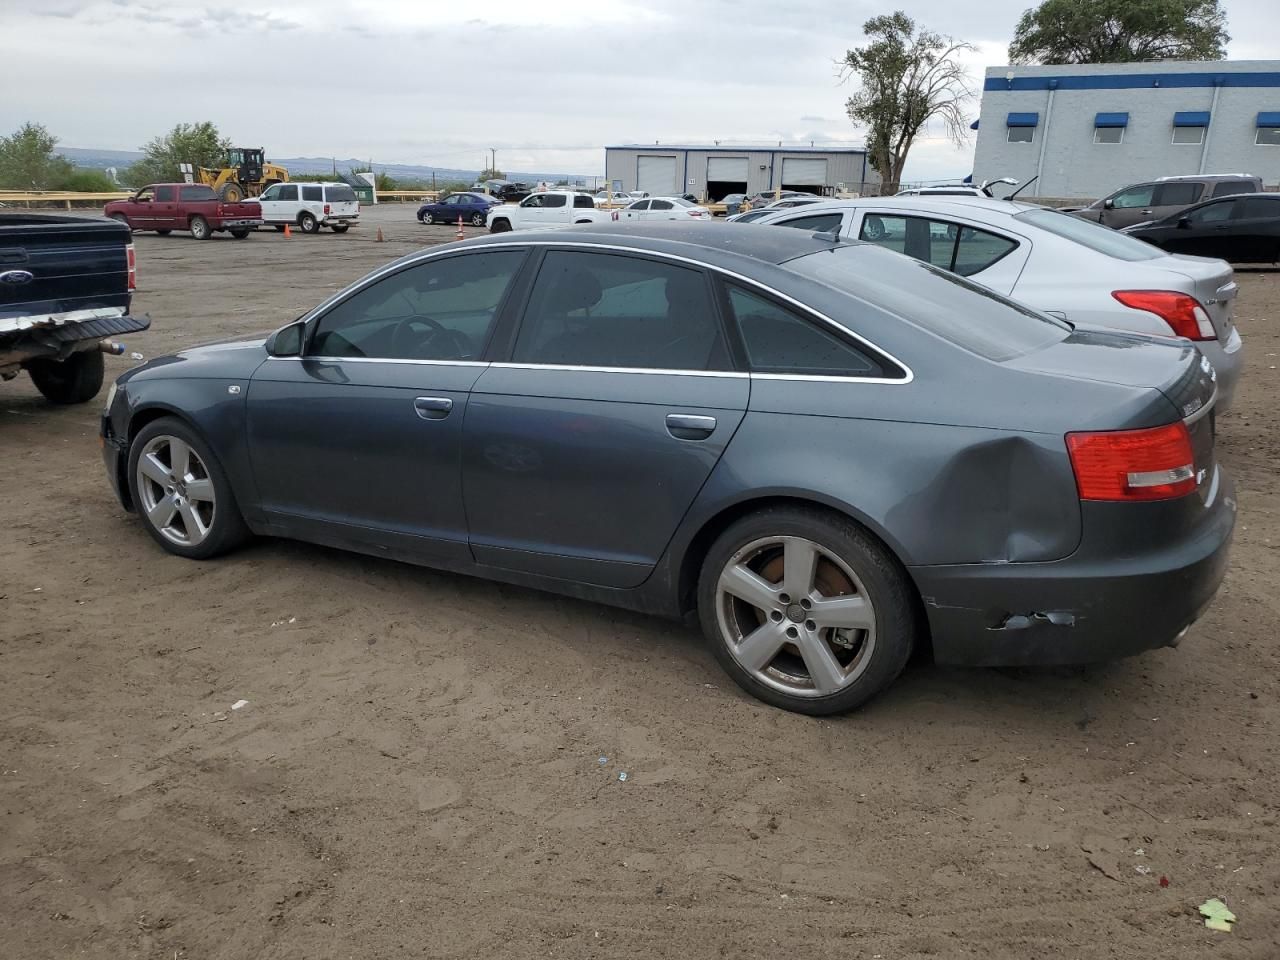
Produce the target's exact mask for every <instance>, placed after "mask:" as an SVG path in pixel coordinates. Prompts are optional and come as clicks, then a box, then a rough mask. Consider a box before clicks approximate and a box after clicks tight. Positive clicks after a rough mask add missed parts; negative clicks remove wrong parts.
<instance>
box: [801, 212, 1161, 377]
mask: <svg viewBox="0 0 1280 960" xmlns="http://www.w3.org/2000/svg"><path fill="white" fill-rule="evenodd" d="M1082 222H1083V221H1082ZM1133 242H1134V243H1138V242H1139V241H1137V240H1135V241H1133ZM787 266H788V267H789V268H790V269H792V270H794V271H795V272H796V273H799V274H801V275H802V276H806V277H808V278H810V279H812V280H817V281H819V282H820V283H825V284H827V285H828V286H830V287H834V288H835V289H837V290H842V291H845V292H846V293H849V294H850V295H852V296H853V297H856V298H858V299H860V300H863V301H866V302H869V303H873V304H875V305H876V306H877V307H879V308H881V309H882V310H887V311H888V312H890V313H892V314H895V315H896V316H898V317H901V318H902V319H903V320H904V321H906V322H907V323H910V324H913V325H915V326H917V327H920V328H921V329H923V330H928V331H929V332H930V333H933V334H935V335H937V336H939V337H941V338H942V339H944V340H948V341H950V342H951V343H954V344H955V345H956V346H958V347H962V348H963V349H965V350H968V351H969V352H970V353H974V354H977V355H978V356H980V357H985V358H986V359H988V360H995V361H1001V360H1011V359H1013V358H1014V357H1020V356H1023V355H1024V354H1027V353H1030V352H1032V351H1033V350H1038V349H1040V348H1042V347H1047V346H1049V345H1050V344H1054V343H1058V342H1060V341H1062V340H1065V339H1066V338H1067V336H1068V335H1069V334H1070V332H1071V327H1070V326H1069V325H1068V324H1067V323H1064V322H1063V321H1061V320H1055V319H1054V318H1053V317H1050V316H1046V315H1045V314H1042V313H1036V312H1035V311H1034V310H1030V309H1028V308H1027V307H1024V306H1022V305H1021V304H1018V303H1014V302H1013V301H1012V300H1009V299H1007V298H1005V297H1002V296H1000V294H998V293H996V292H995V291H993V290H989V289H988V288H986V287H984V286H981V285H979V284H977V283H975V282H973V281H972V280H966V279H964V278H963V277H958V276H956V275H955V274H954V273H949V272H947V271H945V270H940V269H938V268H937V267H934V266H931V265H930V264H927V263H922V262H920V261H918V260H908V259H905V258H903V257H900V256H897V255H892V254H889V253H886V252H884V251H882V250H877V249H875V248H874V247H871V246H867V245H864V244H842V245H840V246H838V247H833V248H832V249H831V250H826V251H822V252H819V253H811V254H808V255H807V256H804V257H799V258H798V259H795V260H791V261H789V262H788V263H787Z"/></svg>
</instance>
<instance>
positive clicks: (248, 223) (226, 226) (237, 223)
mask: <svg viewBox="0 0 1280 960" xmlns="http://www.w3.org/2000/svg"><path fill="white" fill-rule="evenodd" d="M263 222H264V221H262V220H223V221H222V223H221V224H219V225H218V226H217V227H215V228H214V229H216V230H230V229H231V228H232V227H236V228H239V227H260V226H262V224H263Z"/></svg>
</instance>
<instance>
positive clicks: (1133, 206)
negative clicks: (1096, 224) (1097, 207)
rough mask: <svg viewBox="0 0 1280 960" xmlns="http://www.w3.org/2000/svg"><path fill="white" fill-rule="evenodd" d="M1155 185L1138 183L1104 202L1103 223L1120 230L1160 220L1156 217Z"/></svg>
mask: <svg viewBox="0 0 1280 960" xmlns="http://www.w3.org/2000/svg"><path fill="white" fill-rule="evenodd" d="M1157 186H1159V184H1155V183H1138V184H1134V185H1133V186H1132V187H1127V188H1126V189H1124V190H1121V191H1120V192H1119V193H1117V194H1115V196H1113V197H1111V198H1110V199H1109V200H1108V201H1106V202H1104V204H1103V210H1102V216H1101V221H1100V222H1101V223H1103V224H1105V225H1106V226H1108V227H1112V228H1113V229H1116V230H1118V229H1120V228H1121V227H1127V226H1130V225H1132V224H1135V223H1144V222H1146V221H1147V220H1155V219H1158V218H1157V217H1156V215H1155V208H1154V202H1155V196H1156V187H1157Z"/></svg>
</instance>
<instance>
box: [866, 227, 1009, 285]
mask: <svg viewBox="0 0 1280 960" xmlns="http://www.w3.org/2000/svg"><path fill="white" fill-rule="evenodd" d="M858 238H859V239H860V240H868V241H870V242H871V243H874V244H876V245H877V246H881V247H887V248H888V249H890V250H893V251H895V252H897V253H905V254H906V255H907V256H909V257H914V258H915V259H917V260H923V261H924V262H925V263H931V264H933V265H934V266H935V267H941V268H942V269H943V270H953V271H955V272H956V273H958V274H960V276H962V277H970V276H973V274H975V273H980V272H981V271H983V270H985V269H987V268H988V267H990V266H992V265H993V264H994V263H996V261H998V260H1001V259H1003V258H1004V257H1006V256H1008V255H1009V254H1010V253H1012V252H1013V251H1014V250H1016V249H1017V248H1018V243H1017V241H1016V240H1011V239H1009V238H1008V237H1002V236H999V235H997V234H994V233H991V232H989V231H987V230H979V229H977V228H976V227H968V226H964V225H962V224H959V223H950V222H948V221H946V220H930V219H927V218H925V217H900V216H885V215H884V214H870V213H869V214H867V215H866V217H864V218H863V221H862V229H861V230H860V231H859V234H858Z"/></svg>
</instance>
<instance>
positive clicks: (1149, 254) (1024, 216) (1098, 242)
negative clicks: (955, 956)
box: [1013, 208, 1164, 262]
mask: <svg viewBox="0 0 1280 960" xmlns="http://www.w3.org/2000/svg"><path fill="white" fill-rule="evenodd" d="M1013 219H1014V220H1020V221H1021V222H1023V223H1029V224H1031V225H1032V226H1034V227H1039V228H1040V229H1041V230H1048V231H1049V232H1050V233H1052V234H1055V235H1057V236H1059V237H1062V238H1064V239H1066V240H1071V241H1073V242H1075V243H1078V244H1080V245H1081V246H1085V247H1088V248H1089V249H1090V250H1093V251H1096V252H1097V253H1102V254H1106V255H1107V256H1108V257H1115V258H1116V259H1117V260H1129V261H1134V262H1136V261H1138V260H1155V259H1157V258H1159V257H1162V256H1164V254H1163V253H1162V252H1161V251H1160V250H1157V249H1156V248H1155V247H1153V246H1151V245H1150V244H1149V243H1143V242H1142V241H1141V240H1135V239H1134V238H1133V237H1129V236H1125V235H1124V234H1123V233H1117V232H1116V231H1115V230H1112V229H1111V228H1110V227H1104V226H1103V225H1102V224H1100V223H1093V222H1092V221H1089V220H1081V219H1080V218H1079V217H1073V216H1072V215H1071V214H1069V213H1061V212H1060V211H1058V210H1048V209H1045V208H1041V209H1039V210H1028V211H1026V212H1025V213H1019V214H1017V215H1015V216H1014V218H1013Z"/></svg>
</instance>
